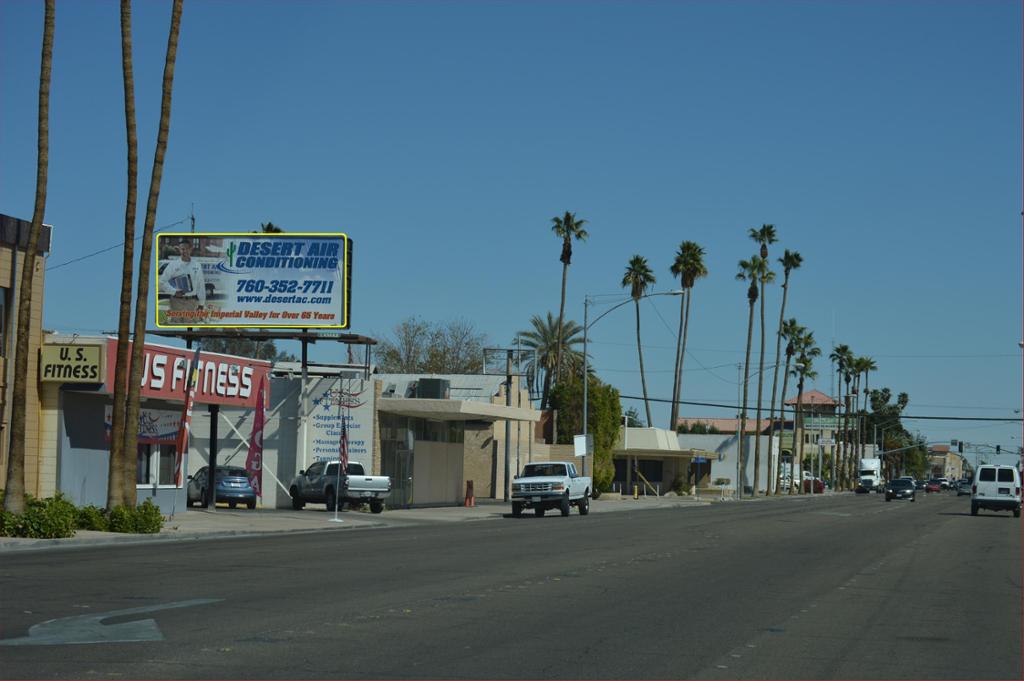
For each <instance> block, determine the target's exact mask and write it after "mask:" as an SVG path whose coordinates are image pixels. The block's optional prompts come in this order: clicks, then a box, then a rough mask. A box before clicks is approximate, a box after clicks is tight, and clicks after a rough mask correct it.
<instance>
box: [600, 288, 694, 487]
mask: <svg viewBox="0 0 1024 681" xmlns="http://www.w3.org/2000/svg"><path fill="white" fill-rule="evenodd" d="M683 293H684V291H683V290H682V289H678V290H675V291H661V292H659V293H647V294H644V295H642V296H640V298H637V300H640V299H641V298H653V297H654V296H681V295H683ZM590 298H591V297H590V296H589V295H584V296H583V434H584V435H589V431H588V430H587V392H588V391H587V386H588V385H589V384H590V381H589V380H587V379H588V376H587V337H588V333H589V331H590V327H591V326H593V325H594V324H597V323H598V322H599V321H601V319H603V318H604V316H605V315H606V314H608V313H609V312H611V311H612V310H617V309H619V308H620V307H622V306H623V305H625V304H626V303H631V302H633V297H632V296H630V297H629V298H626V299H625V300H623V301H622V302H620V303H617V304H616V305H613V306H612V307H610V308H608V309H607V310H605V311H604V312H602V313H601V314H600V315H599V316H598V317H597V319H595V320H594V321H592V322H591V321H588V320H589V318H590V304H591V303H590ZM648 425H650V424H648ZM588 453H590V454H593V452H588ZM586 474H587V458H586V457H583V475H586Z"/></svg>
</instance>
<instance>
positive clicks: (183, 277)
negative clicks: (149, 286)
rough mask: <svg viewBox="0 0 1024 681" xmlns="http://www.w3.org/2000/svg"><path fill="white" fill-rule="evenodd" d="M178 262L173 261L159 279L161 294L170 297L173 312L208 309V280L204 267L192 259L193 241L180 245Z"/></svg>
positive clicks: (184, 240)
mask: <svg viewBox="0 0 1024 681" xmlns="http://www.w3.org/2000/svg"><path fill="white" fill-rule="evenodd" d="M178 253H179V254H180V257H179V259H178V260H171V261H169V262H168V263H167V267H165V268H164V270H163V272H162V273H161V274H160V277H159V285H160V289H159V292H160V293H166V294H169V295H170V298H169V299H168V300H169V305H170V309H171V311H172V312H178V311H182V310H188V311H193V310H203V309H206V278H205V277H204V276H203V266H202V265H201V264H200V263H199V262H198V261H196V260H194V259H193V258H192V239H190V238H184V239H182V240H181V241H180V242H179V243H178Z"/></svg>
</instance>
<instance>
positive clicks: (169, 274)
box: [156, 232, 352, 329]
mask: <svg viewBox="0 0 1024 681" xmlns="http://www.w3.org/2000/svg"><path fill="white" fill-rule="evenodd" d="M156 260H157V265H156V287H157V311H156V325H157V326H158V327H160V328H189V327H191V328H301V329H306V328H330V329H347V328H349V327H350V326H351V295H350V291H351V283H352V240H351V239H349V238H348V236H347V235H345V234H343V233H320V232H302V233H288V234H264V233H241V234H239V233H229V232H206V233H199V234H196V233H184V234H169V233H164V234H158V235H157V243H156Z"/></svg>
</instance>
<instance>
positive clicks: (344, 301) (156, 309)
mask: <svg viewBox="0 0 1024 681" xmlns="http://www.w3.org/2000/svg"><path fill="white" fill-rule="evenodd" d="M204 236H229V237H247V238H250V239H253V238H257V239H264V238H268V239H276V238H278V237H296V236H301V237H316V238H324V237H332V236H334V237H338V236H340V237H341V238H342V245H343V246H344V248H343V249H342V254H341V263H342V264H341V285H342V287H343V294H342V297H341V309H342V312H341V314H342V323H341V324H264V325H260V326H255V325H253V324H216V325H213V324H161V323H160V289H159V277H158V274H159V271H160V239H161V238H162V237H178V238H179V239H181V238H186V239H193V238H196V237H204ZM154 254H155V257H156V266H155V267H153V291H154V296H155V301H156V302H155V304H154V305H153V318H154V322H155V323H156V327H157V328H158V329H343V330H344V329H349V328H351V323H350V321H349V318H348V299H349V296H350V295H352V292H351V291H350V290H349V289H348V234H346V233H345V232H270V233H265V232H160V233H158V234H156V248H155V249H154Z"/></svg>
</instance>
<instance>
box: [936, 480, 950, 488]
mask: <svg viewBox="0 0 1024 681" xmlns="http://www.w3.org/2000/svg"><path fill="white" fill-rule="evenodd" d="M936 480H938V481H939V487H941V488H942V489H949V478H936Z"/></svg>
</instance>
